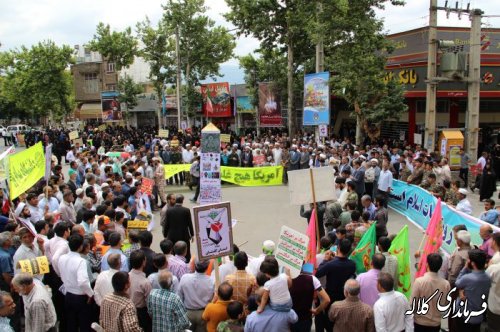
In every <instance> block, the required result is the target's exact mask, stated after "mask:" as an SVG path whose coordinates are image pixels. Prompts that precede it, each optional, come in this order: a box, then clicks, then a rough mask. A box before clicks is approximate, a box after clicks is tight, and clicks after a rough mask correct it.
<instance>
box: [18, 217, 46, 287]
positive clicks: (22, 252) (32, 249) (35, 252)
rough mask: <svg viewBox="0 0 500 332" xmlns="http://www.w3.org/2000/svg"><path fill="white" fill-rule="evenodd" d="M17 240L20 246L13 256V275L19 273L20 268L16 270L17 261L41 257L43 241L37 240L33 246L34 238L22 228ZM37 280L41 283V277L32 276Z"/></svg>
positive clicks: (38, 275)
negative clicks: (19, 241)
mask: <svg viewBox="0 0 500 332" xmlns="http://www.w3.org/2000/svg"><path fill="white" fill-rule="evenodd" d="M19 238H20V239H21V245H20V246H19V248H17V250H16V253H15V254H14V271H15V274H18V273H20V272H21V269H20V268H17V266H18V263H19V261H22V260H25V259H36V258H37V257H40V256H43V239H42V238H39V239H37V243H36V244H35V243H34V242H35V236H34V235H33V234H31V232H30V231H29V230H28V229H27V228H25V227H23V228H21V229H20V230H19ZM34 277H35V278H37V279H38V280H40V281H42V279H43V275H41V274H36V275H35V276H34Z"/></svg>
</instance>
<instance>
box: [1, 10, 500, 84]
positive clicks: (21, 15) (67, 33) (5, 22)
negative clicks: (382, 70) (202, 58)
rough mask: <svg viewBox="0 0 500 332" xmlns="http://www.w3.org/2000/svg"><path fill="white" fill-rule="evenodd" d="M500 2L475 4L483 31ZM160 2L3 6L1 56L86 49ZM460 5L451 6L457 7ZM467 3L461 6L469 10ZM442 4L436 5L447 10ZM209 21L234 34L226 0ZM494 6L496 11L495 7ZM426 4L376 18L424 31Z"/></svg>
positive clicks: (155, 14) (243, 49) (247, 45)
mask: <svg viewBox="0 0 500 332" xmlns="http://www.w3.org/2000/svg"><path fill="white" fill-rule="evenodd" d="M498 1H499V0H475V1H474V0H473V1H470V3H471V8H480V9H482V10H483V11H484V12H485V15H497V16H499V17H495V18H494V17H485V18H484V19H483V22H484V24H483V26H484V27H496V28H500V7H499V6H498ZM163 2H164V1H159V0H145V1H137V0H85V1H74V0H17V1H12V0H0V8H1V10H0V43H1V46H0V51H5V50H9V49H13V48H16V47H20V46H22V45H25V46H30V45H32V44H35V43H37V42H38V41H42V40H47V39H51V40H53V41H54V42H56V43H57V44H68V45H70V46H74V45H82V44H84V43H86V42H88V41H89V40H91V39H92V37H93V35H94V32H95V28H96V26H97V24H98V23H99V22H104V23H108V24H110V25H111V27H112V29H116V30H121V29H124V28H125V27H128V26H132V27H134V26H135V23H136V22H138V21H141V20H143V19H144V18H146V17H149V19H150V20H151V21H152V22H153V23H156V22H158V20H159V19H160V17H161V15H162V8H161V4H162V3H163ZM455 2H456V1H449V4H450V6H451V5H452V6H455ZM468 2H469V1H458V3H459V6H460V5H461V4H462V5H463V7H464V8H465V7H466V5H467V3H468ZM444 3H445V1H444V0H438V5H439V6H444ZM205 4H206V6H207V7H208V11H207V15H208V16H210V17H211V18H212V19H213V20H215V21H216V23H217V24H219V25H223V26H226V27H227V28H228V29H231V28H234V27H233V26H232V25H231V24H229V23H228V22H226V21H225V19H224V17H223V16H222V15H223V13H225V12H227V11H228V7H227V5H226V3H225V1H223V0H205ZM495 4H496V5H495ZM428 8H429V1H428V0H407V1H406V5H405V6H403V7H395V6H392V5H387V6H386V8H385V10H378V11H377V15H378V17H380V18H382V19H383V20H384V27H385V31H386V32H388V33H396V32H400V31H405V30H409V29H415V28H420V27H423V26H426V25H427V24H428V20H429V13H428ZM438 24H439V25H441V26H470V22H469V20H468V17H467V16H463V17H462V19H461V20H459V19H458V17H457V15H456V14H451V15H450V17H449V19H447V18H446V14H445V13H444V12H440V14H439V16H438ZM236 42H237V46H236V49H235V50H234V54H235V56H241V55H246V54H248V53H251V52H253V51H254V50H255V49H256V48H257V47H258V45H259V43H258V41H257V40H255V39H253V38H245V37H238V38H237V40H236ZM221 72H222V73H224V78H222V79H219V80H224V81H228V82H230V83H243V74H242V71H241V69H239V66H238V60H237V59H236V58H233V59H231V60H229V61H227V62H226V63H224V64H222V66H221Z"/></svg>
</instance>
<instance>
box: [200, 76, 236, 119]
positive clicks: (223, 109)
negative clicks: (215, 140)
mask: <svg viewBox="0 0 500 332" xmlns="http://www.w3.org/2000/svg"><path fill="white" fill-rule="evenodd" d="M201 97H202V99H203V105H202V110H203V115H204V116H205V117H208V118H225V117H230V116H232V115H233V113H232V110H231V94H230V93H229V83H227V82H223V83H210V84H202V85H201Z"/></svg>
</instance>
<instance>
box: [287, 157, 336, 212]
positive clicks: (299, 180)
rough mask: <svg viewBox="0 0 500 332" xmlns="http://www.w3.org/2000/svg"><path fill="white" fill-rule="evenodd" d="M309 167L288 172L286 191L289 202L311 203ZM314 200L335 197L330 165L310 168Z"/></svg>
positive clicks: (333, 179)
mask: <svg viewBox="0 0 500 332" xmlns="http://www.w3.org/2000/svg"><path fill="white" fill-rule="evenodd" d="M309 172H310V170H309V169H301V170H297V171H289V172H288V192H289V193H290V204H292V205H304V204H309V203H313V201H314V200H313V195H312V185H311V175H310V173H309ZM312 172H313V179H314V190H315V194H316V202H324V201H330V200H334V199H336V195H335V178H334V174H333V168H331V167H330V166H325V167H318V168H312Z"/></svg>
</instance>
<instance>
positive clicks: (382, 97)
mask: <svg viewBox="0 0 500 332" xmlns="http://www.w3.org/2000/svg"><path fill="white" fill-rule="evenodd" d="M386 2H388V1H386V0H356V1H353V0H351V1H349V9H348V11H346V14H345V15H340V16H337V17H336V19H335V20H330V21H328V20H326V19H325V20H324V21H322V22H321V28H322V29H323V31H324V32H325V33H324V42H325V53H326V57H325V62H326V66H327V68H331V70H332V71H334V75H332V79H331V85H332V90H333V91H334V93H335V94H336V95H338V96H342V97H343V98H344V99H345V100H346V101H347V102H348V104H349V105H350V106H351V107H352V108H353V109H354V115H355V116H356V120H357V127H356V144H361V143H362V139H363V135H362V130H363V128H364V129H365V131H367V132H370V131H373V129H370V128H373V127H375V128H376V127H377V126H378V125H379V124H380V122H382V121H384V120H387V119H391V118H392V119H397V118H399V116H400V114H401V113H403V112H404V111H406V106H405V104H404V89H403V88H402V87H401V86H399V85H398V83H396V82H391V83H390V84H387V85H386V84H384V81H383V77H384V75H385V71H384V66H385V64H386V60H387V55H388V54H389V53H390V52H391V51H392V45H391V42H390V41H389V40H388V39H387V38H386V37H385V35H384V34H383V33H382V29H383V22H382V21H381V20H379V19H377V18H376V15H375V11H374V8H383V7H384V4H385V3H386ZM391 3H393V4H394V5H401V4H404V2H402V1H391Z"/></svg>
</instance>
